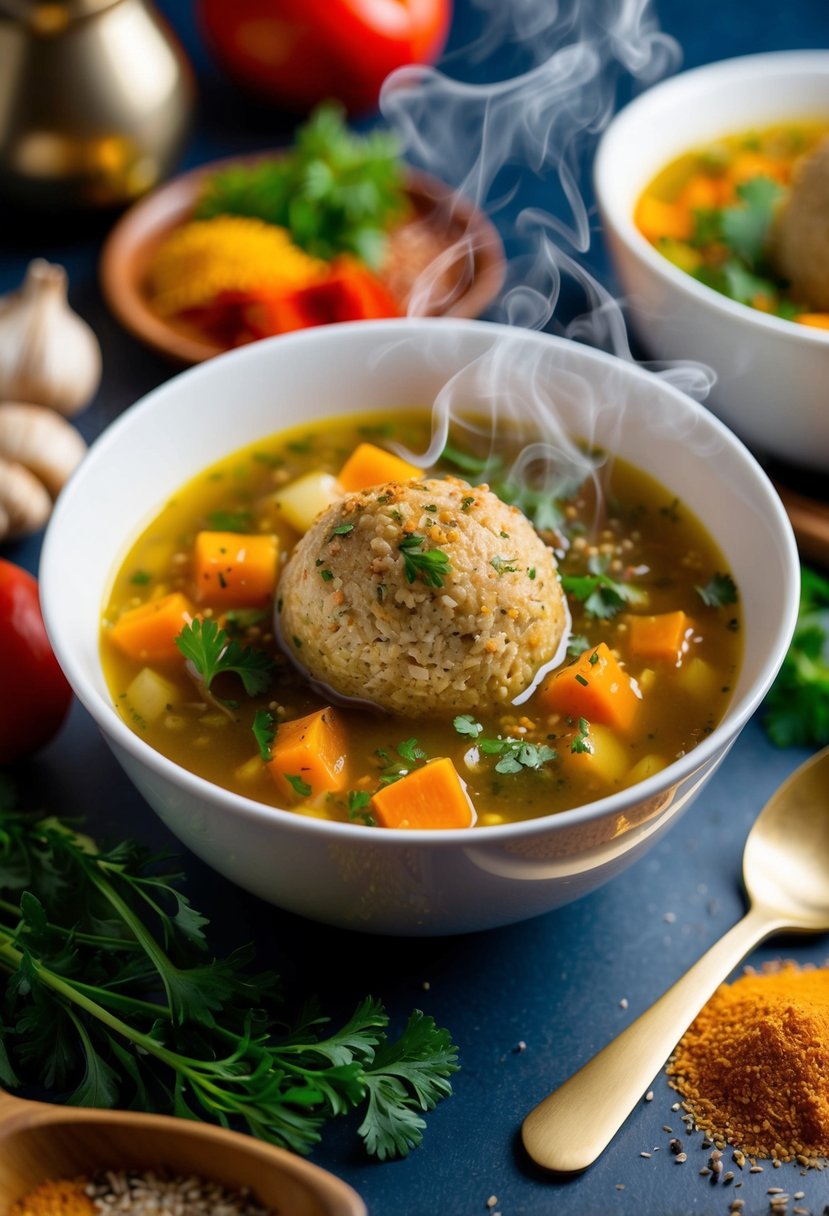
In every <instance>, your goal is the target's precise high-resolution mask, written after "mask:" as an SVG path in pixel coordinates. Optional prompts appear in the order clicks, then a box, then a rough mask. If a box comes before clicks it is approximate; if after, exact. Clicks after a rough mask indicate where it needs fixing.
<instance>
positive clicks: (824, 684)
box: [763, 566, 829, 747]
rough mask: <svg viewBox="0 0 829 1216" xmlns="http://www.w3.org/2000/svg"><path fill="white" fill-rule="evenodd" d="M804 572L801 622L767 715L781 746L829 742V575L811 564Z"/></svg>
mask: <svg viewBox="0 0 829 1216" xmlns="http://www.w3.org/2000/svg"><path fill="white" fill-rule="evenodd" d="M800 575H801V582H800V608H799V611H798V617H797V624H796V625H795V630H794V635H793V636H792V641H791V645H790V646H789V650H788V653H787V654H786V657H785V659H784V660H783V664H782V666H781V668H780V671H779V672H778V674H777V678H776V680H775V681H774V684H773V685H772V687H771V691H770V692H769V694H768V696H767V697H766V703H765V711H764V716H763V724H764V726H765V729H766V732H767V733H768V736H769V738H770V739H771V741H772V742H773V743H776V744H777V746H778V747H796V746H798V747H812V746H814V747H822V746H824V744H827V743H829V580H827V579H826V578H824V577H823V576H822V575H820V574H818V573H817V572H816V571H815V570H811V569H810V568H809V567H808V566H803V567H801V572H800Z"/></svg>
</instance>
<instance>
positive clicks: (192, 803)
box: [40, 319, 798, 935]
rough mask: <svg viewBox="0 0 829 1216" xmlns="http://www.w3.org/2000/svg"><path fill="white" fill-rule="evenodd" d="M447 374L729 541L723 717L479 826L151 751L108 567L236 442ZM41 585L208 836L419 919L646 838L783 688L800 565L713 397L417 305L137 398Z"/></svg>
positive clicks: (414, 396)
mask: <svg viewBox="0 0 829 1216" xmlns="http://www.w3.org/2000/svg"><path fill="white" fill-rule="evenodd" d="M456 374H457V376H456ZM453 376H456V381H455V386H456V387H457V389H458V390H459V399H460V400H461V401H462V402H465V403H467V404H473V405H474V404H475V403H481V402H483V401H484V400H485V399H486V398H487V397H489V396H491V394H492V393H493V391H494V392H495V393H497V396H498V400H499V402H500V401H503V402H506V401H507V400H508V399H509V401H510V402H511V404H512V405H513V407H514V408H518V409H526V408H529V406H528V403H529V402H530V401H532V400H537V399H538V398H544V399H547V398H549V400H550V401H551V402H554V403H555V405H554V410H555V412H557V413H558V414H559V415H560V417H561V419H562V422H563V424H564V426H565V427H566V428H567V429H568V430H569V431H571V432H573V433H579V434H583V435H589V436H591V437H592V438H593V439H594V440H595V441H596V442H598V443H602V444H604V445H605V446H606V447H607V448H609V449H611V450H614V451H618V452H619V453H620V454H621V455H623V456H625V457H626V458H628V459H629V460H631V461H633V462H634V463H636V464H638V465H639V466H640V467H642V468H644V469H645V470H647V471H648V472H650V473H651V474H652V475H654V476H656V477H657V478H658V479H659V480H660V481H662V482H663V483H664V484H666V485H667V486H669V487H670V489H671V490H672V492H674V493H675V494H676V495H677V496H678V497H679V498H680V499H681V500H682V501H684V502H685V503H686V504H687V505H688V506H689V508H691V509H692V510H693V511H694V512H695V513H696V514H697V515H698V517H699V518H700V519H701V520H702V522H703V523H704V524H705V525H706V526H707V527H708V529H709V530H710V531H711V532H712V533H713V534H714V535H715V536H716V537H717V539H718V541H719V544H720V546H721V548H722V550H723V553H724V556H725V559H726V561H727V562H728V565H729V567H730V569H731V571H732V573H733V575H734V577H735V579H736V581H737V584H738V586H739V588H740V590H741V596H742V602H743V607H744V612H745V658H744V662H743V667H742V671H741V674H740V677H739V680H738V682H737V686H736V689H735V693H734V699H733V702H732V704H731V707H730V708H729V710H728V713H727V715H726V717H725V719H724V720H723V721H722V722H721V723H720V725H719V726H718V727H717V728H716V729H715V730H714V731H713V732H712V733H711V734H710V735H709V736H708V737H707V738H706V739H705V740H704V741H703V742H702V743H701V744H700V745H699V747H698V748H697V749H696V750H695V751H693V752H691V753H689V754H688V755H685V756H683V757H682V758H681V759H679V760H677V761H675V762H674V763H673V764H671V765H669V766H668V767H667V768H666V769H664V770H663V771H662V772H660V773H659V774H657V775H655V776H653V777H650V778H649V779H648V780H646V781H644V782H642V784H641V785H637V786H636V787H634V788H631V789H627V790H623V791H621V792H619V793H616V794H614V795H613V796H612V797H607V798H604V799H602V800H601V801H598V802H594V803H591V804H590V805H588V806H584V807H581V808H578V809H575V810H571V811H567V812H564V813H562V814H559V815H555V816H549V817H547V818H542V819H536V820H532V821H529V822H524V823H518V824H513V825H504V826H500V827H492V828H481V829H472V830H465V831H464V830H452V831H424V832H407V831H405V830H379V829H378V830H369V829H366V828H365V827H361V826H358V825H353V824H341V823H328V822H324V821H321V820H318V819H312V818H305V817H303V816H300V815H294V814H290V813H286V812H282V811H274V810H273V809H271V808H269V807H267V806H263V805H261V804H258V803H256V802H253V801H250V800H248V799H245V798H241V797H239V796H237V795H235V794H232V793H229V792H227V791H226V790H224V789H219V788H218V787H216V786H213V785H211V784H210V783H208V782H207V781H204V780H202V779H201V778H200V777H196V776H193V775H192V774H191V773H188V772H185V771H184V770H183V769H181V768H179V767H178V766H177V765H176V764H174V763H172V762H171V761H170V760H168V759H166V758H165V757H164V756H161V755H159V754H157V753H156V752H154V751H153V750H152V749H151V748H150V747H149V746H148V745H147V744H146V743H145V742H144V741H143V740H142V739H141V738H139V737H138V736H137V735H135V734H133V732H132V731H131V730H129V729H128V727H127V726H126V725H125V724H124V722H123V721H122V720H121V718H120V717H119V716H118V714H117V713H116V712H115V709H114V708H113V706H112V703H111V698H110V695H109V693H108V691H107V688H106V684H105V682H104V677H103V674H102V671H101V662H100V657H99V648H98V637H99V623H100V618H101V612H102V608H103V605H104V602H105V599H106V595H107V592H108V589H109V586H110V582H111V579H112V576H113V572H114V569H115V567H116V566H117V564H118V563H119V561H120V560H121V559H122V557H123V556H124V554H125V552H126V549H127V548H128V546H129V545H130V544H131V543H132V541H133V539H134V538H135V536H136V534H137V533H138V532H139V531H140V529H141V528H142V527H144V526H145V525H146V524H147V523H148V521H149V519H150V518H151V517H152V516H153V515H154V514H155V513H156V511H157V509H158V508H159V507H160V505H161V504H163V503H164V501H165V500H166V499H167V498H168V496H169V495H170V494H171V492H172V491H174V490H175V489H176V488H177V487H179V486H180V485H181V484H182V483H183V482H184V481H186V480H187V479H189V478H190V477H191V476H193V475H194V474H196V473H197V472H198V471H199V470H201V469H202V468H204V467H205V466H207V465H209V464H211V463H212V462H214V461H215V460H217V459H219V458H220V457H221V456H223V455H225V454H226V453H228V452H230V451H232V450H235V449H236V448H238V447H240V446H242V445H244V444H248V443H252V442H254V441H255V440H256V439H258V438H261V437H263V436H265V435H268V434H270V433H272V432H274V431H278V430H280V429H281V428H283V427H284V426H286V425H290V424H293V423H294V422H296V421H297V420H298V419H303V420H307V421H309V422H310V421H311V420H313V419H322V418H325V417H327V416H333V415H335V414H341V413H351V412H356V411H362V410H378V411H379V410H383V411H387V412H388V411H395V410H397V409H403V408H410V407H411V406H413V405H418V404H421V405H424V406H428V405H430V404H431V403H432V401H433V400H434V398H435V397H436V395H437V394H438V393H439V392H440V391H441V389H442V388H443V387H444V386H445V385H446V384H447V382H448V381H449V380H450V379H451V378H452V377H453ZM78 570H83V571H84V577H83V578H82V579H79V578H78V576H77V572H78ZM40 590H41V598H42V604H43V612H44V616H45V620H46V625H47V629H48V631H49V635H50V637H51V640H52V644H53V646H54V648H55V652H56V654H57V657H58V660H59V662H60V664H61V666H62V667H63V669H64V671H65V672H66V674H67V676H68V678H69V681H70V683H71V684H72V687H73V688H74V689H75V692H76V693H77V695H78V697H79V698H80V700H81V701H82V703H83V704H84V705H85V706H86V708H87V710H88V711H89V713H90V714H91V715H92V717H93V718H94V720H95V721H96V723H97V724H98V726H99V727H100V729H101V731H102V732H103V735H104V737H105V739H106V740H107V742H108V743H109V745H110V747H111V748H112V750H113V751H114V753H115V755H116V756H117V758H118V759H119V761H120V762H121V764H122V765H123V767H124V769H125V770H126V772H127V774H128V776H129V777H130V778H131V779H132V781H133V782H134V783H135V785H136V786H137V787H138V789H139V790H140V791H141V793H142V794H143V795H144V797H145V798H146V799H147V801H148V802H149V803H150V805H151V806H152V807H153V808H154V809H155V810H156V811H157V813H158V814H159V815H160V817H161V818H162V819H163V821H164V822H165V823H166V824H167V826H168V827H169V828H170V830H171V831H172V832H174V833H175V834H176V835H177V836H178V837H179V838H180V839H181V840H182V841H183V842H184V843H185V844H186V845H187V846H188V847H189V848H190V849H192V851H193V852H194V853H196V854H198V856H199V857H201V858H203V859H204V860H205V861H206V862H207V863H208V864H209V865H211V866H213V867H215V869H217V870H219V871H221V873H223V874H224V875H226V876H227V877H228V878H230V879H232V880H233V881H234V882H236V883H238V884H239V885H240V886H242V887H245V888H247V889H248V890H250V891H252V892H254V893H255V894H257V895H259V896H261V897H262V898H264V899H266V900H269V901H271V902H272V903H275V904H277V905H279V906H281V907H284V908H288V909H290V910H292V911H294V912H297V913H300V914H302V915H304V916H308V917H311V918H313V919H316V920H320V921H324V922H328V923H331V924H337V925H342V926H347V927H349V928H353V929H362V930H367V931H372V932H377V933H393V934H401V935H403V934H405V935H415V934H424V935H425V934H441V933H455V932H463V931H466V930H472V929H482V928H486V927H488V926H493V925H501V924H507V923H509V922H511V921H517V920H521V919H523V918H525V917H529V916H533V915H535V914H537V913H540V912H545V911H547V910H549V909H550V908H554V907H556V906H558V905H560V904H563V903H566V902H568V901H570V900H573V899H576V898H577V897H578V896H580V895H583V894H584V893H585V892H587V891H589V890H591V889H592V888H594V887H596V886H598V885H599V884H601V883H603V882H605V881H606V880H607V879H609V878H610V877H612V876H613V875H614V874H616V873H617V872H618V871H619V870H621V869H622V868H623V867H624V866H626V865H627V864H628V863H630V862H631V861H633V860H634V859H635V858H636V857H638V856H639V855H640V854H641V853H642V852H644V850H645V849H646V848H648V847H649V846H650V845H651V844H652V843H653V842H654V840H655V839H656V838H657V837H658V836H659V835H660V834H661V833H662V831H663V830H664V829H665V828H666V827H667V826H668V825H669V824H670V823H671V821H672V820H673V819H675V818H676V816H677V815H678V814H679V813H680V811H681V810H682V809H683V808H684V807H685V806H686V805H687V804H688V802H689V801H690V800H691V798H692V797H693V796H694V795H695V794H696V793H697V792H698V791H699V790H700V788H701V786H702V785H703V783H704V782H705V780H706V779H707V778H708V777H709V776H710V775H711V773H712V772H713V771H714V769H715V768H716V766H717V765H718V764H719V762H720V760H722V758H723V756H724V755H725V754H726V752H727V751H728V748H729V746H730V745H731V743H732V742H733V741H734V739H735V737H736V736H737V734H738V733H739V731H740V730H741V728H742V727H743V726H744V724H745V722H746V720H747V719H748V717H749V716H750V714H751V713H752V712H753V710H754V709H756V707H757V705H758V704H759V702H760V699H761V698H762V696H763V695H764V693H765V692H766V690H767V688H768V687H769V684H770V683H771V681H772V679H773V677H774V675H775V673H776V671H777V669H778V667H779V665H780V663H781V661H782V658H783V655H784V653H785V650H786V647H787V645H788V642H789V639H790V637H791V633H792V629H793V627H794V621H795V616H796V609H797V602H798V564H797V555H796V549H795V544H794V540H793V536H792V532H791V528H790V526H789V523H788V520H787V518H786V515H785V513H784V511H783V509H782V507H781V505H780V502H779V499H778V498H777V497H776V495H775V492H774V490H773V488H772V486H771V484H770V483H769V481H768V480H767V478H766V476H765V474H764V473H763V472H762V470H761V469H760V467H759V466H758V464H757V462H756V461H755V460H754V458H753V457H752V456H751V455H750V454H749V453H748V451H747V450H746V449H745V448H744V447H743V445H742V444H741V443H740V442H739V441H738V440H737V439H736V438H735V437H734V436H733V435H732V434H731V432H730V431H729V430H728V429H727V428H726V427H724V426H723V425H722V424H721V423H720V422H719V421H718V420H717V419H716V418H715V417H714V416H713V414H711V413H710V412H708V411H707V410H705V409H703V408H702V407H700V406H699V405H697V404H695V403H694V402H693V401H691V400H690V399H689V398H687V397H685V396H684V395H683V394H681V393H680V392H678V391H677V390H676V389H674V388H673V387H671V386H670V385H668V384H666V383H665V382H664V381H663V380H660V379H659V378H658V377H656V376H653V375H651V374H649V373H647V372H644V371H642V370H641V369H639V368H638V367H636V366H634V365H632V364H628V363H623V362H622V361H620V360H617V359H614V358H611V357H610V356H607V355H604V354H602V353H599V352H596V351H594V350H592V349H590V348H588V347H584V346H579V345H576V344H573V343H568V342H565V341H562V340H560V339H556V338H552V337H549V336H547V335H544V334H539V333H536V332H531V331H526V330H513V329H508V328H504V327H501V326H496V325H488V324H486V323H482V322H475V321H458V320H448V319H441V320H438V321H428V320H418V321H405V320H404V321H384V322H376V323H375V322H358V323H356V324H354V325H342V326H327V327H323V328H319V329H314V330H308V331H306V332H304V333H300V334H296V335H290V336H286V337H280V338H276V339H273V340H269V341H265V342H259V343H255V344H253V345H252V346H250V347H247V348H244V349H242V350H239V351H236V352H233V353H232V354H229V355H223V356H221V357H219V358H217V359H214V360H212V361H210V362H208V363H205V364H203V365H201V366H199V367H196V368H193V369H191V370H190V371H187V372H184V373H183V374H181V375H179V376H176V377H175V378H174V379H172V380H170V381H169V382H168V383H166V384H164V385H163V386H162V387H161V388H158V389H156V390H155V392H153V393H151V394H150V395H149V396H147V397H146V398H144V399H143V400H142V401H140V402H138V403H137V404H136V405H134V406H132V407H131V408H130V409H128V410H127V411H126V412H125V413H124V414H123V416H122V417H121V418H119V419H118V421H117V422H115V423H114V424H113V425H112V426H111V427H109V428H108V430H107V431H106V432H105V434H104V435H103V436H102V437H101V438H100V439H99V440H98V441H97V442H96V443H95V444H94V445H93V447H92V448H91V450H90V452H89V454H88V456H87V457H86V459H85V460H84V462H83V464H82V465H81V466H80V468H79V469H78V471H77V472H76V474H75V475H74V477H73V478H72V479H71V481H70V483H69V484H68V486H67V487H66V489H65V490H64V492H63V493H62V495H61V496H60V499H59V501H58V504H57V508H56V510H55V513H54V515H53V517H52V520H51V523H50V525H49V528H48V531H47V535H46V539H45V544H44V549H43V557H42V563H41V569H40Z"/></svg>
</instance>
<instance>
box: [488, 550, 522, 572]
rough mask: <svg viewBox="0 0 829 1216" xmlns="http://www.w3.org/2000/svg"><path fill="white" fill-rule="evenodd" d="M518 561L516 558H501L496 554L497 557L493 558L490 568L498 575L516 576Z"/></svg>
mask: <svg viewBox="0 0 829 1216" xmlns="http://www.w3.org/2000/svg"><path fill="white" fill-rule="evenodd" d="M515 562H516V559H515V558H514V557H501V556H500V554H498V553H496V554H495V557H493V558H491V560H490V563H489V564H490V566H492V568H493V570H495V571H496V573H497V574H514V573H515V571H516V565H515Z"/></svg>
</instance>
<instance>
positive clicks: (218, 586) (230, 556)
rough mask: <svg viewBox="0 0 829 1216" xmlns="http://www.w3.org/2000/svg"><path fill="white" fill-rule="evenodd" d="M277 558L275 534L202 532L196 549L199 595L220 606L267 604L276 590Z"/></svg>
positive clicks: (197, 588)
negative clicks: (255, 534) (251, 534)
mask: <svg viewBox="0 0 829 1216" xmlns="http://www.w3.org/2000/svg"><path fill="white" fill-rule="evenodd" d="M278 561H279V552H278V549H277V539H276V537H275V536H250V535H247V534H244V533H239V532H199V533H198V535H197V536H196V543H195V546H194V550H193V578H194V582H195V587H196V598H197V599H198V601H199V603H202V604H213V605H215V606H217V607H223V606H224V607H234V608H260V607H264V606H265V605H267V603H268V601H269V600H270V599H271V597H272V596H273V593H274V587H275V586H276V572H277V565H278Z"/></svg>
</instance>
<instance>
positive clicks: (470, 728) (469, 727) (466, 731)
mask: <svg viewBox="0 0 829 1216" xmlns="http://www.w3.org/2000/svg"><path fill="white" fill-rule="evenodd" d="M452 725H453V726H454V728H455V730H456V731H457V732H458V734H459V735H469V737H470V738H471V739H477V738H478V735H479V734H480V733H481V731H482V730H483V729H484V728H483V726H482V725H481V723H480V722H476V721H475V719H474V718H473V717H472V714H458V716H457V717H456V718H453V719H452Z"/></svg>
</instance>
